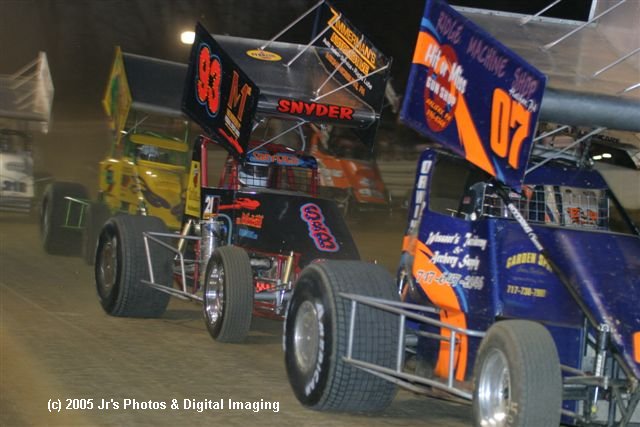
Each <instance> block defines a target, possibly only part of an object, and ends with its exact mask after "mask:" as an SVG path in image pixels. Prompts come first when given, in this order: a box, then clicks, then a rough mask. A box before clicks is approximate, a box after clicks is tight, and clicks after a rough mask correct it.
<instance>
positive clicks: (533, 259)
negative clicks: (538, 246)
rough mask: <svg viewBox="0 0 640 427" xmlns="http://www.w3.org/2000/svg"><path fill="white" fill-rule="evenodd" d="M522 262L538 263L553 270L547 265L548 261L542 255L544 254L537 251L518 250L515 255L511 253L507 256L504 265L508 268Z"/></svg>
mask: <svg viewBox="0 0 640 427" xmlns="http://www.w3.org/2000/svg"><path fill="white" fill-rule="evenodd" d="M523 264H529V265H539V266H540V267H544V268H546V269H547V270H549V271H553V270H551V266H550V265H549V262H548V261H547V259H546V258H545V257H544V255H542V254H541V253H538V252H520V253H517V254H515V255H511V256H510V257H509V258H507V262H506V263H505V267H506V268H507V269H509V268H512V267H516V266H518V265H523Z"/></svg>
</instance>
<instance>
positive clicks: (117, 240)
mask: <svg viewBox="0 0 640 427" xmlns="http://www.w3.org/2000/svg"><path fill="white" fill-rule="evenodd" d="M145 231H155V232H161V233H167V227H166V226H165V225H164V222H162V220H161V219H160V218H157V217H151V216H142V215H118V216H114V217H112V218H110V219H109V220H108V221H107V222H106V223H105V224H104V227H103V228H102V231H101V232H100V237H99V239H98V247H97V249H96V262H95V266H94V271H95V282H96V289H97V292H98V299H99V300H100V305H101V306H102V308H103V309H104V311H105V312H106V313H107V314H110V315H111V316H116V317H160V316H162V314H163V313H164V312H165V310H166V308H167V305H168V303H169V298H170V295H169V294H167V293H165V292H162V291H159V290H157V289H154V288H152V287H151V286H149V285H148V284H145V283H142V280H148V279H149V278H150V277H149V271H148V263H147V259H146V252H145V247H144V238H143V236H142V233H143V232H145ZM149 249H150V251H151V260H152V268H153V273H154V280H155V282H156V283H162V284H166V283H169V284H170V281H171V280H172V274H171V270H172V258H171V252H170V251H169V250H167V249H166V248H162V247H160V245H158V244H154V243H153V242H150V243H149Z"/></svg>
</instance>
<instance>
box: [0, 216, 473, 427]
mask: <svg viewBox="0 0 640 427" xmlns="http://www.w3.org/2000/svg"><path fill="white" fill-rule="evenodd" d="M359 228H364V229H367V228H368V229H371V227H362V226H361V227H356V229H359ZM380 228H385V227H380ZM386 228H387V229H389V227H386ZM391 228H393V227H391ZM391 234H393V236H392V235H391ZM400 237H401V236H400V234H399V233H398V232H397V230H396V229H393V230H392V231H387V232H386V236H385V235H384V233H382V236H381V233H379V232H376V233H371V232H368V233H367V232H363V231H356V239H357V240H358V243H359V245H360V247H361V248H363V250H362V252H363V255H364V257H365V258H368V259H372V258H378V257H376V256H375V255H376V254H381V253H382V254H384V252H378V251H375V250H374V248H375V247H376V246H377V247H385V245H386V246H387V247H390V246H393V247H392V248H391V249H388V253H389V255H388V256H387V257H384V256H383V257H382V259H381V260H380V262H383V263H384V264H385V265H386V264H387V263H392V262H393V260H392V259H393V258H395V256H396V255H395V254H397V253H398V252H397V251H398V249H397V248H398V247H399V246H398V245H399V242H400ZM380 239H381V240H380ZM391 240H393V245H391V244H390V241H391ZM281 334H282V325H281V323H280V322H276V321H272V320H264V319H257V320H254V322H253V326H252V331H251V334H250V336H249V339H248V342H247V343H246V344H244V345H224V344H220V343H216V342H214V341H213V340H212V339H211V338H210V337H209V335H208V334H207V332H206V329H205V326H204V323H203V321H202V318H201V313H200V308H199V306H197V305H195V304H192V303H186V302H182V301H178V300H172V302H171V303H170V305H169V309H168V310H167V312H166V314H165V315H164V316H163V317H162V318H160V319H152V320H150V319H122V318H114V317H110V316H107V315H106V314H105V313H104V312H103V311H102V309H101V308H100V305H99V304H98V301H97V298H96V295H95V290H94V286H93V270H92V268H91V267H89V266H87V265H86V264H84V262H83V261H82V260H81V259H79V258H71V257H59V256H51V255H47V254H45V253H44V251H43V250H42V249H41V247H40V242H39V236H38V228H37V225H36V224H35V223H33V222H30V220H28V219H26V218H25V217H23V216H21V215H16V214H4V213H0V425H2V426H29V425H34V426H41V425H51V426H71V425H74V426H114V425H127V426H132V425H133V426H135V425H154V426H176V425H216V424H218V425H247V424H249V423H251V424H263V425H296V426H298V425H308V426H315V425H335V424H336V423H337V424H339V425H353V426H356V425H368V426H383V425H396V426H399V425H408V424H411V425H429V426H466V425H469V424H470V418H469V414H470V409H469V407H468V406H466V405H458V404H454V403H449V402H443V401H440V400H435V399H430V398H425V397H421V396H417V395H414V394H410V393H407V392H400V393H399V394H398V396H397V397H396V399H395V401H394V402H393V404H392V405H391V407H390V408H389V409H388V410H387V411H385V412H384V413H383V414H381V415H375V416H371V415H344V414H328V413H318V412H314V411H309V410H307V409H305V408H303V407H302V406H301V405H300V404H299V403H298V402H297V400H296V399H295V397H294V396H293V393H292V391H291V389H290V387H289V384H288V381H287V378H286V373H285V370H284V362H283V353H282V347H281ZM67 399H93V404H94V408H93V409H85V410H81V409H78V410H67V409H64V406H66V404H67ZM102 399H104V400H106V401H109V402H116V403H119V408H118V409H113V408H110V409H98V408H97V407H98V405H100V404H101V402H102ZM125 399H131V401H129V402H132V400H133V399H135V401H136V402H138V404H139V405H142V406H144V405H145V404H148V402H149V401H152V402H155V403H156V404H160V402H165V404H166V409H134V408H132V407H128V408H127V409H124V408H123V406H124V403H125ZM173 399H176V401H177V403H178V404H179V407H180V409H177V410H173V409H171V403H172V401H173ZM184 399H187V400H188V401H191V402H193V401H194V400H195V401H196V404H197V402H202V401H206V400H211V401H212V402H213V401H219V400H220V399H223V400H224V402H225V409H220V410H215V409H210V410H206V409H205V410H203V411H202V412H198V410H197V409H194V408H191V409H184V406H185V402H184ZM228 399H231V400H233V401H241V402H247V401H248V402H260V401H261V399H262V400H263V401H264V402H278V404H279V408H278V412H274V411H273V409H264V410H261V411H259V412H253V411H252V410H230V409H228ZM58 400H59V401H60V402H61V404H62V405H63V409H62V410H61V411H60V412H59V413H58V412H55V411H53V412H49V410H48V406H49V404H50V402H54V403H56V402H58ZM71 402H73V401H71ZM76 404H80V405H82V404H83V403H82V402H81V401H76ZM85 404H86V401H85ZM193 406H195V405H193Z"/></svg>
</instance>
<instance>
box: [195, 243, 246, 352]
mask: <svg viewBox="0 0 640 427" xmlns="http://www.w3.org/2000/svg"><path fill="white" fill-rule="evenodd" d="M205 277H206V279H205V283H204V304H203V306H202V308H203V314H204V321H205V324H206V326H207V330H208V331H209V334H210V335H211V337H213V339H215V340H216V341H220V342H228V343H238V342H242V341H244V340H245V338H246V337H247V334H248V333H249V330H250V329H251V318H252V316H253V292H254V287H253V272H252V270H251V264H250V261H249V255H247V253H246V252H245V250H244V249H242V248H239V247H237V246H221V247H219V248H218V249H216V250H215V252H214V253H213V255H212V256H211V258H210V259H209V262H208V263H207V271H206V276H205Z"/></svg>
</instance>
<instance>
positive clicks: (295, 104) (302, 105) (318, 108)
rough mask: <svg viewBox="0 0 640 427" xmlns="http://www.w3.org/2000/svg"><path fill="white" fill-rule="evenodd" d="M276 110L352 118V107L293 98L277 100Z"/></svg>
mask: <svg viewBox="0 0 640 427" xmlns="http://www.w3.org/2000/svg"><path fill="white" fill-rule="evenodd" d="M277 109H278V111H280V112H281V113H287V114H292V115H294V116H309V117H316V118H327V119H334V120H353V108H350V107H343V106H341V105H328V104H319V103H317V102H305V101H297V100H295V99H285V98H283V99H280V100H278V108H277Z"/></svg>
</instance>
